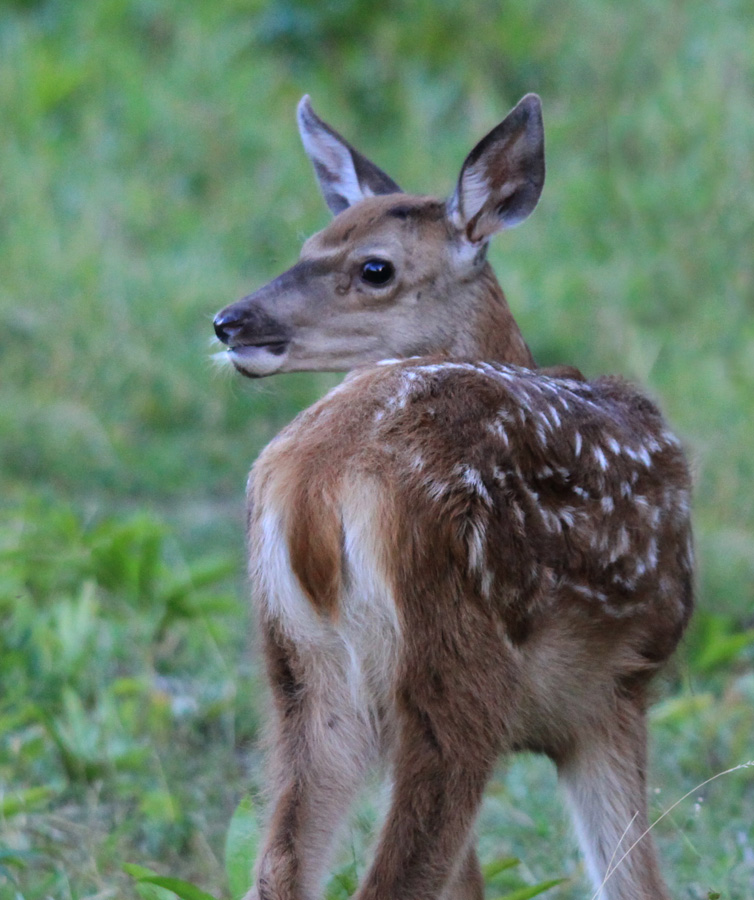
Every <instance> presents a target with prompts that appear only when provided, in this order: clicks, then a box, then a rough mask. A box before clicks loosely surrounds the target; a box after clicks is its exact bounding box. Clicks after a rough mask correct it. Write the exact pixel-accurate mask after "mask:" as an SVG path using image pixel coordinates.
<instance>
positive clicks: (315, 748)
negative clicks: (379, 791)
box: [249, 634, 373, 900]
mask: <svg viewBox="0 0 754 900" xmlns="http://www.w3.org/2000/svg"><path fill="white" fill-rule="evenodd" d="M266 651H267V657H268V666H269V668H270V672H271V676H272V677H271V682H272V685H273V693H274V696H275V700H276V707H277V712H278V717H277V726H276V734H275V738H274V752H273V756H272V769H273V771H272V781H273V784H274V785H275V786H276V789H275V795H274V800H273V804H272V810H273V811H272V816H271V820H270V823H269V826H268V832H267V838H266V840H265V842H264V846H263V849H262V852H261V853H260V856H259V862H258V866H257V884H256V892H257V893H255V892H252V893H251V894H250V895H249V897H250V898H252V897H256V896H258V897H259V898H260V900H314V898H316V897H318V896H319V893H320V892H321V888H322V881H323V879H324V875H325V873H326V870H327V866H328V863H329V862H330V856H331V851H332V848H333V844H334V842H335V839H336V837H337V834H338V831H339V828H340V826H341V825H342V823H343V820H344V818H345V816H346V814H347V812H348V809H349V806H350V804H351V801H352V800H353V797H354V794H355V793H356V791H357V790H358V788H359V787H360V785H361V784H362V781H363V778H364V775H365V773H366V769H367V767H368V765H369V762H370V760H371V759H372V757H373V747H372V743H373V737H372V730H371V728H370V727H369V723H368V722H367V721H366V720H365V718H364V716H363V713H362V712H361V711H360V710H359V709H358V708H356V707H355V705H354V702H353V698H352V697H351V695H350V692H349V690H348V686H347V684H346V683H345V680H344V679H343V677H342V673H340V672H339V671H338V670H337V667H334V668H333V669H331V670H326V669H325V670H323V671H321V672H320V675H321V677H320V678H318V679H317V680H316V681H315V680H314V679H310V680H309V682H308V683H307V684H306V685H303V684H300V683H299V682H298V681H297V678H296V668H297V655H296V650H295V649H293V648H291V647H290V646H286V644H285V642H284V641H280V640H276V639H275V637H274V635H270V634H268V636H267V646H266Z"/></svg>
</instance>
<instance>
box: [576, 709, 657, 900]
mask: <svg viewBox="0 0 754 900" xmlns="http://www.w3.org/2000/svg"><path fill="white" fill-rule="evenodd" d="M578 741H579V742H578V744H577V745H576V746H575V747H574V748H573V749H572V751H571V752H570V753H569V754H568V755H567V756H566V758H565V759H564V760H562V761H561V762H560V764H559V775H560V777H561V780H562V782H563V785H564V787H565V790H566V794H567V797H568V800H569V802H570V806H571V811H572V814H573V818H574V821H575V824H576V831H577V833H578V837H579V841H580V843H581V847H582V850H583V852H584V856H585V857H586V863H587V868H588V871H589V874H590V876H591V878H592V881H593V882H594V886H595V890H599V894H598V895H597V896H598V898H599V900H668V898H669V894H668V891H667V888H666V886H665V883H664V881H663V878H662V876H661V874H660V867H659V863H658V860H657V854H656V852H655V847H654V842H653V840H652V836H651V834H645V832H646V830H647V828H648V818H647V800H646V716H645V710H644V699H643V697H635V696H634V697H630V698H626V697H615V699H614V703H613V704H611V706H610V708H609V710H608V711H607V712H606V713H605V714H604V715H603V716H602V717H601V719H600V721H599V723H598V724H597V725H596V727H594V728H591V729H589V730H588V731H586V732H585V733H584V734H583V735H581V736H580V737H579V739H578ZM637 841H638V843H636V842H637ZM634 844H636V846H633V845H634ZM628 851H630V852H628ZM627 852H628V855H627V856H626V857H625V858H623V857H624V854H625V853H627Z"/></svg>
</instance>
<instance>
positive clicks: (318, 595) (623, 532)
mask: <svg viewBox="0 0 754 900" xmlns="http://www.w3.org/2000/svg"><path fill="white" fill-rule="evenodd" d="M250 499H251V502H252V507H253V509H254V512H253V513H252V515H251V545H252V564H254V559H255V558H256V559H257V560H258V561H259V559H260V556H261V555H264V554H265V553H267V552H268V549H269V542H268V543H267V544H265V541H268V539H269V536H270V534H271V533H272V532H274V533H275V535H276V536H277V537H278V538H279V539H280V540H281V541H284V542H285V543H286V545H287V553H288V555H289V562H290V564H291V567H292V570H293V572H294V573H295V576H296V578H297V579H298V582H299V585H300V587H301V589H302V596H303V597H304V598H305V602H306V603H308V604H309V605H310V607H311V611H312V615H313V616H314V617H315V618H319V619H320V620H326V619H330V620H335V619H337V618H338V616H341V615H343V614H344V603H345V602H346V601H345V600H344V598H346V597H347V596H348V594H349V585H350V584H351V583H352V582H353V579H354V578H355V577H356V576H355V572H356V570H357V569H359V568H362V569H363V565H364V559H365V558H367V557H368V559H369V560H370V565H371V572H372V574H371V576H370V578H371V581H370V583H374V582H379V585H380V587H379V590H377V589H375V590H376V595H375V596H376V597H377V595H379V597H377V599H375V600H374V602H375V604H376V605H377V606H379V607H380V608H381V609H382V610H383V613H384V615H385V616H387V617H388V618H389V617H390V616H391V615H392V614H393V612H394V615H395V616H396V620H397V621H398V622H399V623H400V622H402V623H406V622H407V621H409V620H412V621H420V620H421V617H422V616H423V615H424V616H430V615H432V614H433V610H432V609H431V608H428V607H431V605H432V604H433V602H434V601H433V599H432V598H433V597H440V596H450V597H455V598H456V602H457V603H461V602H462V603H464V604H466V605H467V606H468V605H469V604H472V605H474V607H475V609H478V610H481V611H482V612H483V613H484V614H485V615H490V616H491V617H492V618H494V621H495V622H496V623H498V627H502V629H503V631H504V633H505V637H506V640H507V641H510V642H511V643H512V644H513V645H515V646H524V645H526V643H527V642H528V641H536V639H537V634H538V629H539V628H540V623H546V622H549V623H551V622H553V620H555V621H558V618H559V617H560V619H561V621H563V622H565V621H567V622H570V623H573V622H579V621H581V622H583V623H584V624H585V626H586V627H588V628H592V629H594V630H595V632H596V633H598V634H601V635H603V636H604V635H608V636H609V634H610V633H611V632H612V631H614V630H615V629H616V627H618V628H620V627H622V628H623V629H624V630H625V629H626V628H634V629H635V631H636V634H637V637H636V640H635V642H634V643H635V648H634V649H635V650H636V652H637V653H638V654H639V655H640V656H641V657H642V658H643V659H644V660H645V661H646V664H647V666H648V667H654V665H655V664H657V663H659V662H660V661H662V660H663V659H665V658H666V657H667V656H668V655H669V654H670V653H671V652H672V650H673V648H674V646H675V644H676V643H677V641H678V638H679V637H680V634H681V632H682V630H683V627H684V625H685V623H686V621H687V619H688V616H689V614H690V611H691V603H692V588H691V577H692V576H691V568H692V549H691V535H690V526H689V475H688V470H687V466H686V462H685V459H684V456H683V453H682V451H681V449H680V446H679V443H678V441H677V439H676V438H675V437H674V436H673V435H672V434H670V432H668V431H667V429H666V426H665V423H664V421H663V419H662V417H661V416H660V414H659V412H658V410H657V409H656V407H655V406H654V404H653V403H652V402H650V401H649V400H648V399H647V398H645V397H644V396H643V395H641V394H640V393H638V392H637V391H636V389H635V388H634V387H633V386H631V385H629V384H627V383H626V382H624V381H622V380H620V379H617V378H601V379H598V380H596V381H593V382H586V381H580V380H576V379H571V378H559V377H549V376H546V375H543V374H541V373H536V372H533V371H530V370H527V369H522V368H518V367H514V366H506V365H497V364H496V365H490V364H486V363H479V362H464V361H447V360H442V359H433V358H426V359H425V358H422V359H414V360H407V361H401V362H392V363H387V364H382V365H379V366H377V367H374V368H370V369H368V370H364V371H361V372H356V373H354V374H352V375H351V376H349V377H348V378H347V379H346V381H345V382H344V383H343V384H342V385H341V386H340V387H338V388H336V389H335V390H334V391H332V392H331V393H330V394H328V395H327V396H326V397H325V398H324V399H323V400H321V401H320V402H318V403H317V404H315V405H314V406H313V407H311V408H310V409H308V410H306V411H305V412H304V413H302V414H301V415H300V416H299V417H298V418H297V419H295V420H294V421H293V422H292V423H291V425H289V426H288V427H287V428H286V429H285V430H284V431H283V432H282V433H281V434H280V435H279V436H278V437H277V438H276V439H275V440H274V441H273V442H272V443H271V444H270V445H269V446H268V447H267V448H266V450H265V451H264V452H263V454H262V455H261V457H260V459H259V461H258V462H257V464H256V466H255V469H254V470H253V472H252V478H251V481H250ZM271 522H273V523H274V524H273V525H271V524H270V523H271ZM264 535H267V537H266V538H265V536H264ZM265 547H267V549H265ZM265 566H266V567H267V568H269V564H268V562H267V563H265V562H264V561H263V562H262V567H263V568H264V567H265ZM362 593H363V591H362ZM385 598H387V599H385ZM439 602H440V601H439V600H438V604H439ZM391 604H394V606H395V609H394V611H392V612H391V609H390V607H391ZM386 610H387V611H386ZM346 613H347V610H346ZM437 614H438V615H446V614H447V613H446V612H443V611H441V610H440V609H439V605H438V610H437ZM480 614H482V613H480ZM281 615H282V613H281ZM417 617H418V618H417ZM491 620H492V619H491ZM619 623H623V625H622V626H620V625H619ZM632 623H635V624H632ZM542 627H544V625H543V626H542ZM569 627H570V626H569ZM606 639H607V638H606Z"/></svg>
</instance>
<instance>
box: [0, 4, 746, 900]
mask: <svg viewBox="0 0 754 900" xmlns="http://www.w3.org/2000/svg"><path fill="white" fill-rule="evenodd" d="M527 91H537V92H538V93H539V94H540V95H541V96H542V100H543V105H544V114H545V127H546V134H547V161H548V176H547V184H546V186H545V192H544V196H543V199H542V201H541V203H540V205H539V207H538V209H537V211H536V213H535V214H534V216H533V217H532V218H531V219H530V220H529V221H527V222H526V224H525V225H523V226H522V227H521V228H519V229H516V230H515V231H512V232H510V233H508V234H504V235H502V236H501V237H500V238H498V239H497V240H496V242H495V243H494V245H493V249H492V252H491V258H492V262H493V265H494V266H495V268H496V270H497V273H498V276H499V278H500V281H501V283H502V285H503V287H504V289H505V290H506V293H507V295H508V299H509V302H510V304H511V306H512V308H513V311H514V314H515V315H516V317H517V319H518V321H519V323H520V324H521V327H522V330H523V332H524V334H525V336H526V338H527V340H528V341H529V343H530V345H531V347H532V349H533V351H534V354H535V356H536V357H537V359H538V360H539V361H540V362H541V363H542V364H554V363H561V362H562V363H571V364H575V365H577V366H579V367H580V368H581V369H582V370H583V371H584V372H585V373H586V374H588V375H596V374H599V373H603V372H617V373H622V374H624V375H626V376H628V377H630V378H632V379H635V380H637V381H638V382H640V383H641V384H643V385H645V386H646V387H647V389H648V390H649V392H650V393H651V394H652V395H653V396H655V397H656V398H657V399H658V401H659V402H660V403H661V405H662V407H663V409H664V410H665V411H666V413H667V416H668V418H669V419H670V421H671V422H672V423H673V425H674V427H675V429H676V430H677V432H678V433H679V434H680V435H681V436H682V438H683V440H684V442H685V443H686V445H687V447H688V451H689V455H690V457H691V459H692V464H693V468H694V472H695V476H696V485H697V486H696V503H695V520H696V531H697V544H698V553H699V613H698V615H697V617H696V620H695V624H694V626H693V628H692V630H691V633H690V636H689V638H688V639H687V640H686V642H685V643H684V646H683V648H682V649H681V651H680V653H679V655H678V659H677V662H676V663H675V665H674V666H673V667H672V668H671V670H670V671H669V673H668V675H667V677H666V679H665V682H664V684H663V685H662V686H661V687H660V688H659V690H658V696H659V698H660V702H659V704H658V705H657V706H656V708H655V711H654V714H653V719H654V724H653V740H654V747H655V753H654V763H653V769H652V773H651V778H650V785H651V791H652V808H653V813H654V814H655V815H659V813H660V812H662V810H664V809H666V808H667V807H668V806H670V804H671V803H672V802H674V801H675V800H676V799H678V798H679V797H681V796H682V795H683V794H684V793H685V792H686V791H688V790H690V789H691V788H692V787H693V786H694V785H695V784H697V783H699V782H701V781H703V780H704V779H706V778H708V777H709V776H711V775H714V774H715V773H716V772H719V771H721V770H723V769H726V768H729V767H731V766H735V765H737V764H739V763H742V762H745V761H746V760H749V759H751V758H752V757H754V711H753V710H754V640H753V638H754V630H753V629H754V452H753V451H752V447H753V446H754V420H753V419H752V411H753V410H754V317H753V315H752V314H753V313H754V216H753V206H754V183H753V182H754V175H753V174H752V173H754V6H752V2H751V0H748V2H747V0H651V2H650V0H636V2H634V3H632V4H627V3H625V2H618V0H572V2H566V0H549V2H545V0H530V2H524V0H516V2H500V0H497V2H491V0H490V2H483V0H467V2H464V3H457V2H450V0H415V2H398V0H386V2H383V3H380V4H377V3H373V2H367V0H333V2H313V0H308V2H307V0H274V2H268V3H264V2H261V0H221V2H216V3H209V2H204V3H202V2H199V0H182V2H179V0H165V2H158V0H87V2H79V3H76V2H73V0H69V2H66V0H16V2H7V0H6V2H3V3H1V4H0V454H1V458H2V464H1V466H0V492H1V493H0V496H1V497H2V500H0V505H1V506H0V508H1V509H2V518H1V519H0V616H2V621H1V623H0V624H1V627H0V898H4V897H8V898H18V897H23V898H29V900H32V898H46V897H54V898H66V900H68V898H85V897H88V898H94V897H97V898H108V897H135V896H137V894H136V893H135V891H136V888H134V887H133V886H132V884H131V881H130V879H129V878H128V877H127V876H126V875H125V874H124V873H123V872H122V866H123V864H124V863H127V862H133V863H140V864H144V865H149V866H153V867H154V868H155V869H157V870H158V871H160V872H162V873H170V874H173V875H177V876H180V877H182V878H185V879H189V880H193V881H195V882H196V884H198V885H201V886H202V887H203V888H204V889H205V890H212V891H213V892H216V893H218V892H219V893H222V891H224V890H226V888H225V886H224V879H225V875H224V874H223V871H222V869H223V865H222V846H223V840H224V833H225V829H226V828H227V824H228V821H229V819H230V816H231V813H232V810H233V808H234V807H235V805H236V803H237V802H238V800H239V798H240V797H241V796H242V794H243V793H244V792H245V791H247V790H252V791H256V790H259V789H260V788H261V787H263V776H262V774H261V770H260V766H259V755H258V751H257V749H256V746H257V744H256V738H257V734H258V726H259V721H260V715H261V701H260V685H259V679H258V677H257V672H256V667H255V661H254V656H253V654H252V653H250V652H249V645H250V643H251V641H250V639H249V638H248V636H247V635H248V631H249V623H248V618H249V617H248V611H247V607H246V603H245V586H244V582H243V567H244V563H243V547H242V542H243V536H242V532H243V513H242V495H243V485H244V480H245V477H246V472H247V470H248V467H249V465H250V463H251V462H252V461H253V459H254V457H255V455H256V453H257V452H258V451H259V449H260V448H261V447H262V446H263V445H264V444H265V443H266V442H267V441H268V440H269V439H270V437H271V436H272V435H273V434H274V433H275V432H276V431H277V430H278V429H279V428H280V427H281V426H282V425H283V424H284V423H286V422H287V421H289V420H290V418H292V416H293V415H294V414H295V413H296V412H297V411H298V410H299V409H301V408H303V407H304V406H306V405H307V404H309V403H310V402H312V401H313V400H314V399H315V398H317V397H319V396H321V394H322V393H323V392H324V391H325V390H326V389H327V388H328V387H330V386H332V385H334V384H336V383H337V381H338V378H337V376H330V375H301V376H298V375H297V376H292V375H289V376H281V377H279V378H274V379H270V380H267V381H261V382H255V383H251V382H248V381H242V380H241V379H240V378H237V377H233V378H231V377H225V374H224V373H222V372H220V371H219V370H218V369H217V367H216V366H214V365H213V364H212V362H211V359H210V356H211V353H212V352H213V348H212V347H211V345H210V337H211V333H212V328H211V321H212V316H213V314H214V313H215V312H216V311H217V310H218V309H220V308H221V307H223V306H225V305H226V304H227V303H229V302H231V301H233V300H235V299H237V298H239V297H240V296H242V295H243V294H245V293H249V292H250V291H251V290H253V289H254V288H256V287H257V286H259V285H260V284H262V283H264V282H265V281H266V280H268V279H269V278H271V277H272V276H274V275H275V274H277V273H278V272H280V271H281V270H282V269H283V268H286V267H288V266H289V265H291V264H292V262H293V261H294V260H295V259H296V256H297V254H298V250H299V247H300V244H301V241H302V239H303V238H304V237H305V236H307V235H308V234H310V233H311V232H312V231H314V230H316V229H318V228H320V227H322V226H324V225H325V224H326V222H327V221H328V214H327V210H326V208H325V205H324V202H323V201H322V199H321V197H320V195H319V192H318V189H317V187H316V185H315V182H314V179H313V177H312V172H311V166H310V164H309V162H308V160H307V159H306V157H305V156H304V153H303V150H302V149H301V147H300V143H299V139H298V135H297V133H296V129H295V117H294V112H295V105H296V102H297V101H298V99H299V98H300V96H301V95H302V94H303V93H309V94H311V96H312V100H313V103H314V105H315V108H316V109H317V111H318V112H319V113H320V114H321V115H322V116H323V117H324V118H326V119H327V120H328V121H330V122H331V123H332V124H333V125H335V127H337V128H338V129H339V130H340V131H341V132H342V133H344V134H345V135H346V136H347V137H349V138H350V139H351V140H352V141H353V142H354V143H356V144H357V145H358V147H359V148H360V149H362V150H363V151H364V152H365V153H366V154H367V155H368V156H370V157H371V158H373V159H374V160H375V161H376V162H377V163H378V164H379V165H381V166H382V167H383V168H385V169H386V170H387V171H388V172H389V173H390V174H391V175H392V176H393V177H394V178H395V179H396V180H397V181H398V182H399V183H400V184H402V185H403V186H404V187H406V188H407V189H409V190H411V191H416V192H427V193H439V194H447V193H449V192H450V191H451V189H452V187H453V184H454V181H455V178H456V176H457V173H458V170H459V167H460V165H461V162H462V161H463V158H464V156H465V155H466V153H467V152H468V150H469V149H471V147H472V146H473V144H474V143H475V142H476V141H477V140H478V139H479V138H480V137H481V136H482V135H483V134H484V133H485V132H486V131H487V130H489V129H490V128H491V127H493V126H494V125H495V124H497V122H498V121H499V120H500V119H501V118H502V117H503V115H504V114H505V113H506V111H507V110H508V109H509V108H510V106H512V105H513V104H514V103H515V102H516V101H517V100H518V99H519V98H520V97H521V96H522V95H523V94H524V93H526V92H527ZM753 771H754V770H751V769H748V770H739V771H738V772H736V773H734V774H732V775H729V776H725V777H724V778H721V779H719V780H718V781H716V782H715V783H714V784H713V785H710V786H709V788H708V789H705V790H702V791H700V792H697V793H694V795H693V796H692V797H691V798H690V799H689V800H687V801H684V803H683V804H681V805H680V806H679V807H678V808H677V809H676V810H674V812H673V813H672V814H671V815H670V816H668V817H666V818H665V819H664V820H663V821H662V823H661V824H660V825H659V826H658V829H657V830H658V841H659V842H660V846H661V852H662V855H663V859H664V860H665V862H666V869H667V873H668V879H669V881H670V882H671V884H672V886H673V889H674V896H677V897H679V898H680V897H683V898H706V897H708V895H710V894H709V892H710V891H712V892H713V894H714V892H715V891H718V892H721V893H722V896H724V897H730V898H734V900H735V898H744V897H747V896H752V895H754V835H753V834H752V830H753V826H752V822H753V821H754V774H753ZM378 805H379V803H378V802H377V801H374V800H368V801H365V803H364V804H363V805H362V807H360V809H359V812H358V815H357V820H356V823H355V825H354V828H353V830H352V832H351V837H350V840H349V842H348V843H349V851H348V852H349V853H350V857H348V855H347V856H346V859H349V858H350V862H351V864H352V867H354V869H355V870H356V871H358V872H361V871H363V853H362V849H361V847H362V844H363V842H364V841H365V840H367V839H368V836H369V833H370V831H371V829H372V828H373V825H374V820H375V816H376V812H375V809H376V806H378ZM480 842H481V850H482V856H483V858H484V860H485V861H486V862H494V860H496V859H501V858H506V857H508V856H511V855H516V856H519V857H520V858H521V859H522V863H521V865H520V866H518V867H517V868H516V869H515V871H511V872H509V871H508V870H507V869H506V870H505V871H503V872H502V873H500V874H499V875H498V876H496V878H494V879H492V878H491V883H490V887H489V891H490V897H496V896H499V895H500V893H501V891H502V890H503V889H505V888H509V889H510V888H511V887H515V886H518V885H521V884H533V883H535V882H537V881H541V880H543V879H546V878H550V877H552V878H557V877H565V878H566V879H567V881H566V882H565V883H564V884H563V885H561V886H559V887H555V888H553V889H552V890H551V891H550V892H549V893H548V894H547V896H548V897H549V896H552V897H553V898H558V900H570V898H577V897H584V896H588V888H587V887H586V886H585V885H586V882H585V881H584V880H583V871H582V865H581V862H580V860H579V857H578V854H577V853H576V851H575V849H574V845H573V841H572V839H571V837H570V830H569V827H568V826H567V824H566V822H565V819H564V817H563V814H562V812H561V809H560V804H559V803H558V799H557V796H555V791H554V776H553V773H552V771H551V768H550V767H549V765H548V764H547V763H546V762H545V761H543V760H538V759H535V758H522V759H521V760H518V761H516V762H515V763H513V764H512V765H510V766H508V767H507V768H506V769H501V771H500V773H499V776H498V778H497V779H496V781H495V783H494V785H493V786H492V790H491V792H490V797H489V799H488V801H487V802H486V805H485V809H484V812H483V815H482V819H481V822H480ZM490 871H491V870H490ZM509 874H510V880H509V881H506V878H508V875H509ZM138 890H139V892H140V895H141V896H142V897H149V898H156V897H170V896H173V895H172V894H169V893H163V894H159V890H160V889H159V888H151V890H152V891H153V893H149V891H148V889H147V887H145V886H140V887H139V888H138ZM155 892H157V893H155Z"/></svg>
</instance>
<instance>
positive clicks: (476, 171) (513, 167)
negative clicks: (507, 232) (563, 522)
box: [448, 94, 545, 244]
mask: <svg viewBox="0 0 754 900" xmlns="http://www.w3.org/2000/svg"><path fill="white" fill-rule="evenodd" d="M544 183H545V136H544V127H543V125H542V105H541V103H540V100H539V97H538V96H537V95H536V94H527V95H526V96H525V97H524V98H523V99H522V100H520V101H519V103H518V105H517V106H515V107H514V108H513V109H512V110H511V111H510V113H508V115H507V116H506V118H505V119H504V120H503V121H502V122H501V123H500V124H499V125H498V126H497V127H496V128H493V129H492V131H491V132H490V133H489V134H488V135H487V136H486V137H484V138H482V140H481V141H480V142H479V143H478V144H477V145H476V147H474V149H473V150H472V151H471V153H469V155H468V156H467V157H466V161H465V162H464V164H463V167H462V168H461V174H460V175H459V177H458V185H457V187H456V191H455V193H454V194H453V196H452V197H451V198H450V200H449V201H448V216H449V218H450V220H451V222H452V223H453V225H455V227H456V228H458V229H459V231H463V232H464V234H465V236H466V238H467V239H468V240H469V241H471V242H472V243H473V244H479V243H482V242H484V241H486V240H488V239H489V238H490V237H491V236H492V235H493V234H494V233H495V232H496V231H500V230H501V229H503V228H512V227H513V226H514V225H518V224H519V222H523V221H524V219H525V218H526V217H527V216H528V215H529V213H531V211H532V210H533V209H534V207H535V206H536V205H537V201H538V200H539V195H540V194H541V193H542V186H543V185H544Z"/></svg>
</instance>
